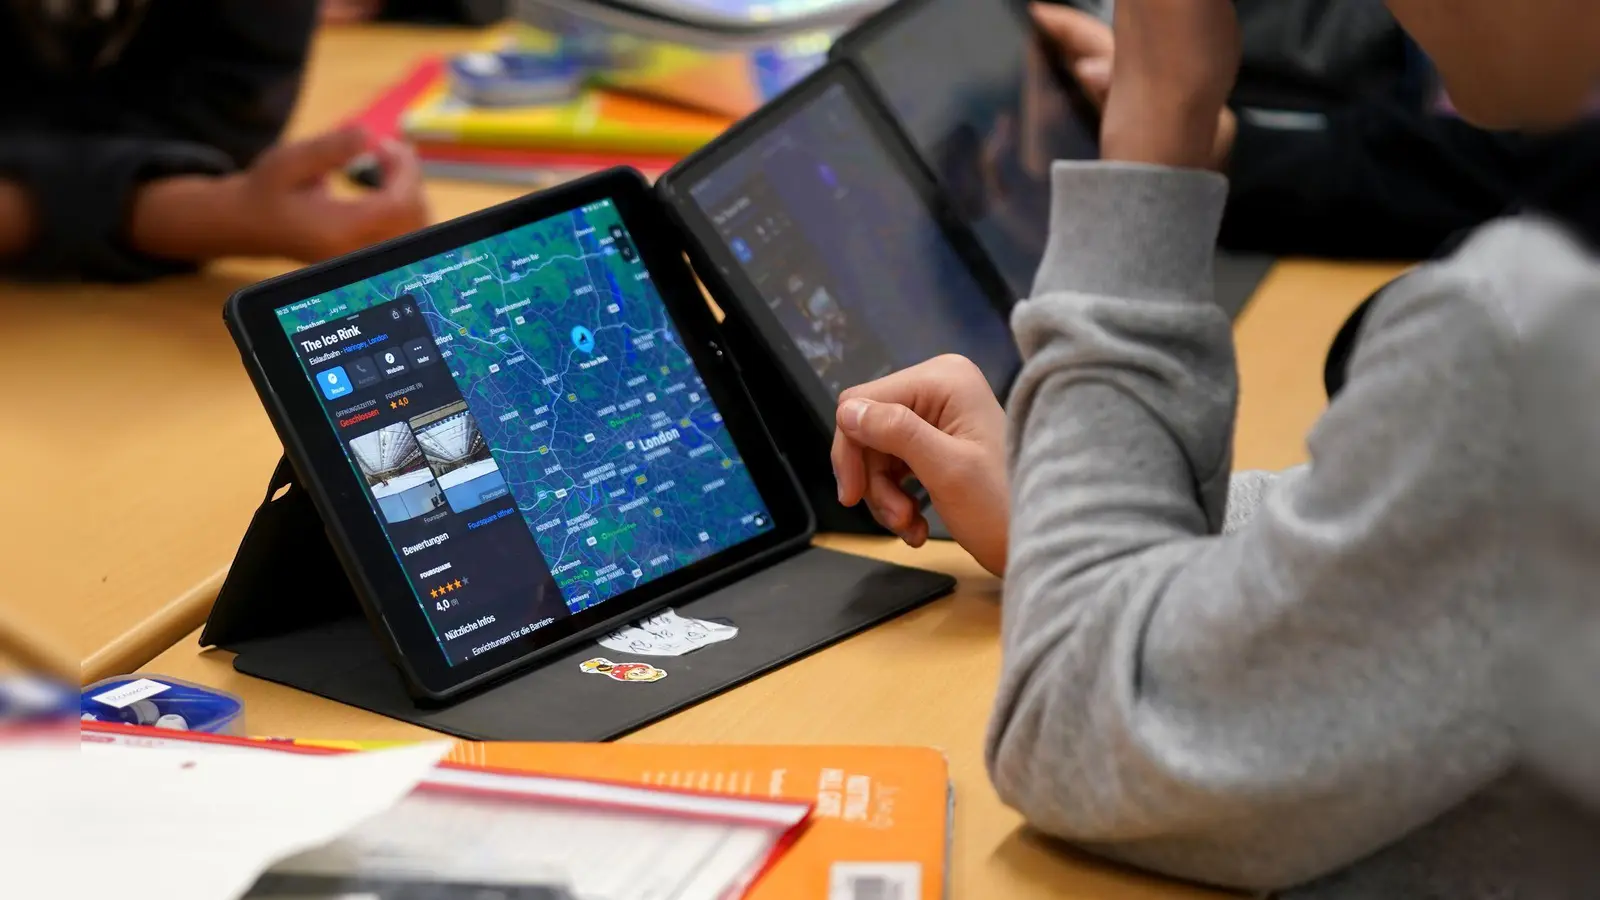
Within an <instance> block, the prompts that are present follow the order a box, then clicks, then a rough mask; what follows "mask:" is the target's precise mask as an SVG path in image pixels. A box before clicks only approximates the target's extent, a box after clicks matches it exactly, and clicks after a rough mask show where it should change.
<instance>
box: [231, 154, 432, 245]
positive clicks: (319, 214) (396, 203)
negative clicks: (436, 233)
mask: <svg viewBox="0 0 1600 900" xmlns="http://www.w3.org/2000/svg"><path fill="white" fill-rule="evenodd" d="M365 145H366V138H365V136H364V135H363V133H362V132H361V130H360V129H358V128H346V129H342V130H340V131H334V132H330V133H328V134H325V135H322V136H320V137H315V138H311V139H309V140H304V141H296V142H293V143H288V144H278V145H277V146H274V147H272V148H270V149H268V150H267V152H266V153H263V154H262V155H261V158H260V159H257V160H256V162H255V164H254V165H252V166H251V167H250V168H249V169H248V170H247V171H245V172H244V173H242V174H241V175H239V176H235V178H236V179H237V184H236V185H235V188H236V190H237V196H236V197H235V199H234V202H235V203H236V204H237V208H236V212H237V213H238V214H239V215H241V216H247V217H248V218H249V221H250V222H251V224H252V225H253V226H255V230H256V232H257V241H259V244H260V246H261V247H263V248H270V249H271V250H272V251H273V252H276V253H280V254H282V255H284V256H288V257H291V258H293V259H298V260H302V261H304V262H315V261H317V260H322V259H327V258H329V257H333V256H339V255H340V254H343V253H348V252H350V251H352V250H357V249H360V248H362V247H365V246H367V245H369V244H375V243H377V242H379V241H382V240H385V239H387V238H391V237H396V236H398V235H402V234H405V233H406V232H408V231H415V230H416V229H418V228H421V227H423V226H424V225H426V224H428V208H427V204H426V202H425V201H424V199H423V195H422V166H421V163H420V162H418V160H417V155H416V153H415V151H413V150H412V149H411V148H410V147H407V146H405V145H403V144H400V143H398V142H395V141H385V142H384V143H383V144H382V145H381V146H379V148H378V150H377V151H376V154H375V155H376V156H377V158H378V164H379V166H380V167H381V169H382V171H383V180H382V184H381V187H379V188H378V189H377V190H373V191H370V192H364V193H359V194H356V195H354V196H338V195H336V194H334V192H333V191H332V190H331V189H330V184H329V182H330V179H331V178H332V177H333V176H337V175H338V174H339V173H340V172H342V171H343V169H344V167H345V166H346V165H348V164H349V163H350V161H351V160H353V159H355V158H356V157H357V156H360V155H361V154H362V153H363V152H364V150H365Z"/></svg>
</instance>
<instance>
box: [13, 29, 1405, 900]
mask: <svg viewBox="0 0 1600 900" xmlns="http://www.w3.org/2000/svg"><path fill="white" fill-rule="evenodd" d="M475 40H476V38H475V37H474V36H473V35H471V34H470V33H461V32H434V31H425V30H410V29H400V28H362V29H348V30H345V29H336V30H333V31H330V32H328V33H325V34H324V35H323V36H322V37H321V38H320V39H319V41H318V44H317V48H316V54H315V59H314V63H313V66H312V71H311V74H310V77H309V79H308V86H307V91H306V94H305V96H304V98H303V102H302V106H301V109H300V113H299V115H298V116H297V118H296V120H295V122H294V124H293V126H292V131H293V132H294V133H295V134H301V135H303V134H308V133H311V132H314V131H316V130H319V129H321V128H324V127H327V126H328V125H331V124H333V123H335V122H336V121H338V120H339V119H340V118H341V117H342V116H343V115H344V114H346V113H347V112H348V111H349V110H351V109H352V108H354V107H355V106H358V105H359V104H360V103H361V102H363V100H364V99H365V98H367V97H369V96H371V95H372V94H373V93H374V92H376V91H377V90H378V89H380V88H381V87H382V86H383V85H384V84H385V83H387V82H389V81H391V80H392V79H394V78H395V77H396V76H397V75H398V74H400V72H401V71H403V69H404V68H405V67H406V66H407V65H408V64H409V62H410V61H411V60H412V59H414V58H415V57H416V56H417V55H419V54H422V53H443V52H450V51H453V50H456V49H460V48H463V47H466V46H469V45H471V44H473V43H474V42H475ZM515 193H516V191H515V190H514V189H510V188H505V187H497V186H489V185H471V184H463V183H448V182H437V183H433V184H430V186H429V196H430V201H431V202H432V204H433V210H434V215H435V217H436V218H438V219H443V218H448V217H451V216H455V215H459V214H461V213H464V212H467V211H470V210H473V209H477V208H481V207H482V206H485V205H487V204H490V203H493V202H498V201H500V200H503V199H507V198H509V197H511V196H513V195H514V194H515ZM285 267H286V264H284V263H275V262H270V261H268V262H251V263H243V262H225V263H222V264H219V265H217V266H214V267H212V268H211V269H210V270H209V271H207V272H206V273H204V274H202V275H199V276H196V277H193V278H186V279H175V280H169V281H163V282H160V283H157V284H153V285H143V286H137V287H119V288H110V287H99V286H95V287H81V286H56V287H35V286H28V287H21V286H14V285H0V317H3V319H0V320H3V321H5V322H6V333H7V337H8V341H7V352H6V353H5V354H0V397H3V398H4V406H3V412H4V414H5V419H6V421H7V427H5V428H0V471H5V472H7V473H8V479H7V490H6V494H7V503H6V504H5V506H6V509H7V510H8V511H22V512H23V513H24V514H23V515H9V516H7V517H6V523H5V525H4V526H0V528H3V533H0V546H4V547H5V548H6V550H5V555H4V557H3V559H4V565H3V566H0V570H3V571H5V573H6V576H7V578H6V580H7V584H6V585H5V587H4V588H0V604H4V606H5V609H4V614H5V616H7V617H9V618H11V619H13V620H15V621H17V622H18V623H19V626H20V627H19V628H17V629H15V630H14V634H15V633H22V634H34V635H37V636H38V639H39V640H40V641H41V642H43V643H45V644H52V643H53V644H58V645H59V646H60V648H61V649H62V651H63V652H64V653H66V654H67V655H69V656H70V655H73V654H76V655H78V656H79V657H81V658H82V659H83V660H84V665H83V668H82V672H81V674H82V675H83V677H84V678H85V679H86V680H87V679H92V678H98V677H102V676H104V675H108V674H114V673H117V672H122V671H128V670H130V669H132V668H135V667H141V663H142V662H143V661H145V660H149V659H150V658H151V657H152V656H155V655H156V654H157V653H160V652H161V650H163V649H164V648H168V647H170V648H171V649H170V650H167V652H165V653H162V654H161V655H160V656H159V657H158V658H156V659H154V661H152V662H150V663H148V664H147V665H143V666H142V667H143V668H146V669H148V670H150V671H158V672H163V673H166V674H169V675H173V676H177V677H183V678H189V679H192V680H195V681H199V682H203V683H207V684H212V685H216V686H219V687H223V688H226V689H228V690H231V691H233V692H235V693H237V694H240V695H241V696H243V697H245V699H246V700H247V702H248V704H249V707H248V713H247V717H248V721H249V727H250V728H251V730H252V731H255V732H257V733H269V734H270V733H280V734H296V735H306V736H312V735H322V736H330V737H333V736H337V737H407V736H415V735H419V734H421V733H422V732H421V731H420V730H419V729H415V728H412V727H410V726H406V725H403V724H400V723H396V722H392V721H389V720H386V719H382V718H380V717H377V716H373V715H370V714H367V713H362V712H360V711H357V710H352V709H348V708H344V707H339V706H337V705H335V704H332V703H330V702H327V701H322V700H319V699H317V698H315V697H310V696H308V695H303V694H299V693H297V692H294V691H291V690H288V689H286V688H280V687H277V686H274V685H271V684H267V683H264V682H258V681H254V680H251V679H246V678H243V677H242V676H239V675H237V674H235V673H234V672H233V671H232V668H231V666H230V665H229V660H228V654H226V653H217V652H212V653H205V654H201V653H199V652H197V650H196V637H197V633H191V632H195V629H196V628H197V626H198V625H199V623H200V622H201V621H202V620H203V618H204V615H205V611H206V609H207V608H208V606H209V603H210V600H211V597H212V595H213V593H214V592H215V590H216V587H217V584H218V583H219V580H220V576H221V573H222V572H223V570H224V567H225V566H226V565H227V563H228V561H229V559H230V558H231V556H232V553H233V551H234V549H235V547H236V546H237V543H238V540H239V536H240V534H242V532H243V530H244V527H245V524H246V523H247V522H248V520H249V516H250V513H251V512H252V511H253V510H254V508H255V506H256V505H257V503H259V502H260V500H261V495H262V492H263V491H264V490H265V487H266V481H267V477H268V475H269V474H270V472H271V470H272V466H273V464H274V462H275V461H276V459H277V457H278V455H279V449H278V446H277V442H276V440H275V438H274V437H273V434H272V429H271V427H270V425H269V424H268V422H267V420H266V417H265V415H264V414H263V413H262V412H261V410H260V407H259V405H258V403H257V401H256V398H255V396H254V392H253V391H252V389H251V387H250V385H249V383H248V381H247V380H246V378H245V375H244V373H243V371H242V369H241V368H240V366H239V364H238V361H237V356H236V353H235V351H234V349H233V347H232V345H231V343H230V341H229V340H228V338H227V335H226V334H225V332H224V330H223V328H222V324H221V319H220V308H221V304H222V301H223V299H224V298H225V297H226V296H227V294H229V293H230V292H231V291H233V290H235V289H237V288H238V287H240V286H242V285H244V284H248V283H250V282H251V281H254V280H257V279H259V278H262V277H266V276H268V275H271V274H274V273H276V272H278V271H282V270H283V269H284V268H285ZM1394 272H1395V269H1394V267H1392V266H1343V265H1329V264H1320V263H1305V262H1288V263H1284V264H1282V265H1280V266H1279V267H1278V268H1277V269H1276V270H1275V271H1274V273H1273V274H1272V276H1271V277H1270V278H1269V280H1268V281H1267V282H1266V284H1265V285H1264V286H1263V288H1262V290H1261V292H1260V293H1259V294H1258V296H1257V299H1256V300H1255V302H1254V303H1253V304H1252V306H1251V307H1250V309H1249V310H1248V311H1247V312H1246V313H1245V315H1244V316H1243V317H1242V318H1241V319H1240V321H1239V323H1238V326H1237V334H1238V340H1239V351H1240V369H1241V377H1242V379H1243V385H1244V391H1243V399H1242V405H1241V410H1240V421H1239V425H1238V436H1239V443H1238V452H1237V462H1238V465H1239V466H1240V467H1241V468H1252V467H1269V468H1277V467H1282V466H1285V465H1290V464H1293V463H1295V462H1298V461H1300V460H1301V458H1302V457H1303V444H1302V436H1303V435H1304V433H1305V431H1306V428H1307V427H1308V426H1309V425H1310V423H1311V422H1312V421H1313V420H1314V419H1315V417H1316V415H1317V413H1318V411H1319V410H1320V409H1321V407H1322V404H1323V398H1322V389H1321V365H1322V355H1323V351H1324V349H1325V348H1326V346H1327V342H1328V340H1329V338H1330V337H1331V335H1332V334H1333V332H1334V330H1335V329H1336V328H1337V327H1338V324H1339V323H1340V322H1341V321H1343V319H1344V317H1345V315H1346V314H1347V313H1348V311H1349V310H1350V309H1351V308H1353V307H1354V305H1355V304H1356V303H1357V302H1359V301H1360V300H1361V299H1362V298H1363V297H1365V296H1366V295H1367V293H1368V292H1370V290H1372V289H1373V288H1374V287H1376V286H1377V285H1378V284H1381V283H1382V282H1383V281H1384V280H1386V279H1387V278H1389V277H1391V276H1392V275H1393V274H1394ZM823 542H824V543H826V544H828V545H830V546H834V547H837V548H839V549H844V550H850V551H853V552H864V553H870V554H871V555H874V556H880V557H883V558H888V559H894V560H898V561H904V562H907V563H910V564H915V565H921V566H924V567H926V568H931V569H938V570H941V571H946V572H950V573H952V574H955V575H957V576H958V577H960V578H961V587H960V590H959V591H958V593H957V594H956V595H955V596H953V597H951V598H948V599H946V600H942V601H939V602H937V603H934V604H931V605H930V606H928V607H926V608H924V609H922V610H919V611H917V612H915V613H912V614H910V615H908V616H905V617H903V618H901V619H898V620H896V621H894V622H892V623H889V624H887V625H884V626H882V627H879V628H877V629H874V630H872V631H871V632H868V633H866V634H863V635H860V636H858V637H856V638H853V639H851V640H850V641H847V642H845V643H844V644H841V645H839V646H838V647H835V648H832V649H830V650H827V651H825V652H823V653H821V654H818V655H816V656H813V657H811V658H809V659H806V660H803V661H801V662H799V663H796V664H794V665H792V666H788V667H786V668H784V669H782V670H780V671H778V672H776V673H773V674H772V675H769V676H767V677H764V678H762V679H759V680H757V681H756V682H753V683H751V684H749V685H746V686H744V687H741V688H739V689H738V690H736V691H733V692H731V693H729V694H727V695H724V696H723V697H720V698H718V699H716V700H714V701H711V702H709V703H706V704H703V705H701V706H699V707H696V708H694V709H691V710H688V711H686V712H684V713H682V714H680V715H677V716H674V717H673V718H671V719H669V720H667V721H665V722H662V723H659V724H657V725H655V726H652V727H651V728H649V729H647V730H645V731H644V732H641V733H640V734H639V735H638V738H637V739H640V740H654V741H751V742H841V743H916V744H929V745H933V746H938V747H942V748H944V750H945V751H946V752H947V754H948V755H949V757H950V760H951V765H952V769H953V775H954V778H955V782H956V787H957V792H958V798H959V799H958V808H957V809H958V812H957V816H956V843H955V847H956V854H955V861H954V865H955V881H954V884H955V887H956V895H957V896H964V897H1018V898H1020V897H1032V896H1039V897H1044V896H1050V897H1057V898H1078V897H1082V898H1090V897H1093V898H1102V900H1104V898H1118V900H1120V898H1144V897H1168V898H1170V897H1183V896H1202V895H1203V894H1202V893H1201V892H1197V891H1191V890H1189V889H1185V888H1180V887H1174V886H1172V885H1170V884H1166V883H1164V882H1161V881H1159V880H1155V879H1148V878H1144V877H1142V876H1137V875H1132V874H1129V873H1126V872H1121V871H1118V870H1115V869H1112V868H1110V867H1107V866H1105V865H1103V864H1100V863H1097V862H1094V861H1091V860H1087V859H1084V858H1082V857H1079V856H1076V855H1074V854H1072V853H1070V852H1066V851H1062V850H1060V848H1055V847H1050V848H1046V847H1045V846H1044V845H1043V844H1042V843H1041V842H1040V841H1039V840H1038V839H1036V838H1034V837H1031V836H1028V835H1026V834H1024V833H1021V832H1019V831H1018V830H1017V824H1018V820H1017V818H1016V816H1015V815H1014V814H1013V813H1011V812H1009V811H1007V810H1006V809H1004V808H1003V807H1002V806H1000V804H999V802H998V800H996V799H995V797H994V794H993V792H992V791H991V790H990V789H989V787H988V785H987V781H986V778H985V775H984V772H983V768H982V757H981V740H982V734H983V726H984V721H985V718H986V716H987V713H988V705H989V699H990V693H991V691H992V689H993V684H994V680H995V675H996V672H997V670H998V665H999V654H998V648H997V646H996V640H995V638H996V632H997V628H998V612H997V609H996V598H997V585H996V583H995V582H994V580H993V579H991V578H989V577H988V576H987V575H985V574H984V573H983V572H982V571H981V570H980V569H979V568H978V567H977V566H976V565H975V564H974V563H973V562H972V561H971V559H970V558H969V557H967V555H966V554H965V553H964V552H962V551H961V550H960V549H959V548H956V547H954V546H950V545H944V546H935V547H929V548H926V549H924V550H922V551H911V550H908V549H906V548H904V547H902V546H899V545H898V544H896V543H895V542H893V541H889V540H874V539H861V538H837V537H835V538H826V539H824V541H823ZM174 641H176V642H177V643H176V644H175V645H174Z"/></svg>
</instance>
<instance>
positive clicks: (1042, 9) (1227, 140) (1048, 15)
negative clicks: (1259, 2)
mask: <svg viewBox="0 0 1600 900" xmlns="http://www.w3.org/2000/svg"><path fill="white" fill-rule="evenodd" d="M1150 2H1151V0H1146V2H1145V3H1142V4H1141V3H1139V2H1138V0H1131V2H1130V5H1132V6H1135V7H1140V6H1147V5H1149V4H1150ZM1172 2H1179V3H1187V4H1188V5H1190V6H1193V7H1197V8H1200V9H1202V10H1203V9H1205V8H1207V7H1209V6H1210V5H1211V4H1212V2H1213V0H1172ZM1155 5H1157V6H1160V5H1161V2H1159V0H1158V2H1156V4H1155ZM1226 13H1227V15H1228V16H1231V15H1232V11H1231V9H1230V10H1227V11H1226ZM1149 16H1150V14H1148V13H1145V12H1144V11H1143V10H1139V11H1137V12H1134V13H1132V15H1131V18H1133V19H1134V28H1135V30H1137V29H1138V28H1142V27H1144V26H1143V25H1141V22H1142V20H1144V19H1147V18H1149ZM1205 17H1206V18H1210V19H1219V20H1220V19H1221V18H1225V17H1222V14H1221V13H1219V12H1218V11H1216V10H1210V11H1209V13H1208V14H1207V16H1205ZM1033 18H1034V20H1035V21H1037V22H1038V23H1039V28H1040V30H1042V31H1043V32H1044V34H1045V36H1046V37H1047V38H1048V39H1049V41H1050V42H1051V43H1052V44H1054V45H1055V46H1056V47H1057V49H1059V50H1060V52H1061V55H1062V58H1063V60H1064V61H1065V63H1066V68H1067V69H1068V70H1069V71H1071V72H1072V74H1073V77H1074V78H1076V79H1077V81H1078V86H1079V87H1081V88H1082V89H1083V92H1084V94H1085V95H1087V96H1088V98H1089V100H1090V101H1091V102H1092V103H1094V105H1095V106H1096V107H1098V108H1099V109H1100V111H1101V113H1102V114H1105V113H1106V111H1107V107H1108V104H1109V103H1110V100H1111V95H1112V89H1111V88H1112V70H1113V68H1114V66H1113V63H1114V61H1115V59H1116V51H1117V40H1116V38H1115V36H1114V35H1113V33H1112V30H1111V28H1110V27H1109V26H1107V25H1106V24H1105V23H1104V22H1102V21H1100V20H1099V19H1097V18H1095V17H1094V16H1091V15H1089V14H1088V13H1085V12H1080V11H1079V10H1076V9H1072V8H1070V7H1067V6H1062V5H1060V4H1056V3H1035V4H1034V5H1033ZM1119 27H1122V26H1120V25H1119ZM1214 27H1215V28H1218V29H1223V30H1225V29H1226V28H1227V22H1225V21H1223V22H1221V24H1214ZM1146 30H1148V29H1146ZM1180 37H1181V36H1180ZM1130 40H1131V39H1130ZM1235 40H1236V39H1235ZM1137 43H1139V44H1141V45H1148V44H1149V43H1151V41H1150V40H1149V39H1148V36H1146V39H1144V40H1141V41H1138V42H1137ZM1194 43H1196V44H1200V43H1203V42H1200V41H1196V42H1194ZM1234 46H1235V49H1233V50H1232V51H1231V53H1232V54H1233V56H1232V59H1233V62H1232V64H1231V67H1230V66H1228V65H1226V64H1225V65H1223V66H1222V67H1221V70H1222V71H1224V72H1225V73H1226V78H1225V83H1226V86H1225V88H1224V90H1223V91H1222V94H1221V97H1220V99H1216V98H1215V97H1213V98H1212V99H1210V100H1207V101H1206V104H1207V106H1208V108H1209V107H1210V106H1211V105H1213V104H1214V105H1215V107H1216V131H1215V136H1214V137H1213V139H1212V140H1211V143H1210V145H1209V146H1210V148H1211V153H1210V155H1209V157H1207V158H1206V159H1204V160H1203V161H1202V164H1203V166H1204V167H1206V168H1212V169H1217V170H1221V169H1223V168H1224V167H1225V166H1226V165H1227V161H1228V156H1229V154H1230V153H1232V152H1233V139H1234V135H1235V134H1236V133H1237V131H1238V120H1237V119H1236V118H1235V116H1234V114H1233V110H1230V109H1228V108H1227V106H1225V105H1223V104H1224V103H1225V101H1226V99H1227V92H1228V90H1230V89H1231V88H1232V86H1233V78H1234V72H1233V70H1234V69H1237V67H1238V61H1237V53H1238V50H1237V49H1236V47H1237V44H1235V45H1234ZM1129 55H1130V56H1133V57H1134V60H1133V63H1132V64H1128V63H1127V61H1126V60H1124V68H1125V69H1136V70H1141V71H1139V72H1138V73H1136V74H1137V75H1138V78H1139V79H1144V80H1148V78H1147V76H1146V75H1145V74H1144V73H1143V72H1142V70H1143V69H1144V68H1146V67H1145V65H1144V63H1143V61H1142V60H1141V59H1139V57H1138V55H1137V54H1131V53H1130V54H1129ZM1224 57H1225V58H1226V54H1224ZM1131 77H1133V75H1125V76H1124V81H1127V80H1128V79H1129V78H1131ZM1156 77H1157V79H1158V80H1159V78H1160V77H1162V76H1156ZM1212 77H1213V78H1215V77H1219V76H1217V75H1215V74H1213V76H1212ZM1117 112H1118V116H1117V120H1116V122H1115V123H1113V122H1112V121H1111V120H1109V119H1108V120H1107V121H1106V122H1105V126H1106V129H1107V131H1108V133H1107V134H1106V135H1105V140H1109V141H1110V146H1109V147H1105V149H1104V150H1103V151H1102V155H1103V156H1104V157H1105V158H1107V159H1118V158H1124V157H1126V156H1127V155H1128V154H1127V151H1128V149H1129V148H1128V147H1127V146H1126V145H1127V143H1128V138H1129V137H1130V136H1129V135H1128V134H1126V132H1127V130H1128V127H1129V126H1128V125H1127V124H1126V122H1125V120H1126V118H1127V116H1126V115H1125V113H1127V112H1129V110H1123V109H1119V110H1118V111H1117ZM1113 127H1115V128H1117V129H1120V130H1121V131H1122V132H1123V133H1121V134H1110V133H1109V131H1110V129H1112V128H1113ZM1136 130H1141V129H1137V128H1136ZM1202 131H1203V129H1202ZM1192 140H1194V141H1203V137H1199V136H1197V137H1194V138H1193V139H1192ZM1102 143H1104V141H1102ZM1140 161H1143V162H1154V161H1155V160H1140ZM1186 164H1190V165H1192V164H1193V162H1192V161H1190V162H1189V163H1186Z"/></svg>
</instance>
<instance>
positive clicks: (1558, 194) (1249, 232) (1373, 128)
mask: <svg viewBox="0 0 1600 900" xmlns="http://www.w3.org/2000/svg"><path fill="white" fill-rule="evenodd" d="M1248 118H1249V113H1248V112H1241V116H1240V123H1239V134H1238V138H1237V139H1236V140H1235V142H1234V147H1233V156H1232V159H1231V161H1230V162H1229V165H1228V177H1229V181H1230V182H1231V188H1230V193H1229V197H1228V206H1227V211H1226V213H1225V214H1224V217H1223V224H1222V234H1221V241H1222V243H1223V245H1224V246H1227V247H1230V248H1233V249H1238V250H1250V251H1255V252H1261V253H1270V254H1275V255H1312V256H1332V257H1347V258H1372V259H1405V260H1415V259H1425V258H1428V257H1430V256H1432V255H1434V254H1435V253H1436V252H1437V251H1438V250H1439V249H1440V247H1441V246H1442V245H1443V244H1444V243H1445V242H1446V241H1448V240H1449V239H1450V238H1451V236H1453V235H1455V234H1456V233H1457V232H1460V231H1463V230H1466V229H1470V228H1474V227H1476V226H1478V225H1481V224H1483V223H1484V222H1487V221H1488V220H1490V219H1493V218H1495V217H1497V216H1501V215H1504V214H1506V213H1507V212H1509V211H1511V210H1513V209H1522V210H1528V211H1536V212H1543V213H1547V214H1549V215H1552V216H1554V217H1555V218H1557V219H1559V220H1561V221H1562V222H1565V223H1567V224H1568V225H1569V226H1570V227H1572V228H1574V229H1576V230H1577V231H1579V232H1582V233H1584V234H1586V235H1590V236H1593V235H1600V164H1597V163H1600V121H1597V120H1590V121H1586V122H1583V123H1581V124H1579V125H1576V126H1573V127H1572V128H1570V129H1568V130H1566V131H1564V132H1562V133H1560V134H1556V135H1549V136H1544V137H1534V136H1529V135H1515V134H1497V133H1493V132H1486V131H1482V130H1480V129H1478V128H1474V127H1473V126H1471V125H1469V124H1467V123H1466V122H1463V121H1461V120H1460V119H1457V118H1455V117H1453V116H1449V115H1444V114H1441V113H1436V112H1432V111H1430V110H1424V109H1419V108H1417V107H1415V106H1411V105H1409V103H1407V102H1404V101H1402V100H1400V99H1394V98H1379V97H1374V98H1369V99H1368V100H1366V101H1364V102H1361V103H1356V104H1351V105H1348V106H1345V107H1343V108H1340V109H1336V110H1333V111H1330V112H1329V113H1327V116H1326V124H1325V125H1324V126H1323V127H1321V128H1318V129H1308V130H1296V129H1292V128H1291V129H1282V128H1271V127H1264V126H1260V125H1254V124H1251V123H1250V122H1249V121H1248Z"/></svg>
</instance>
